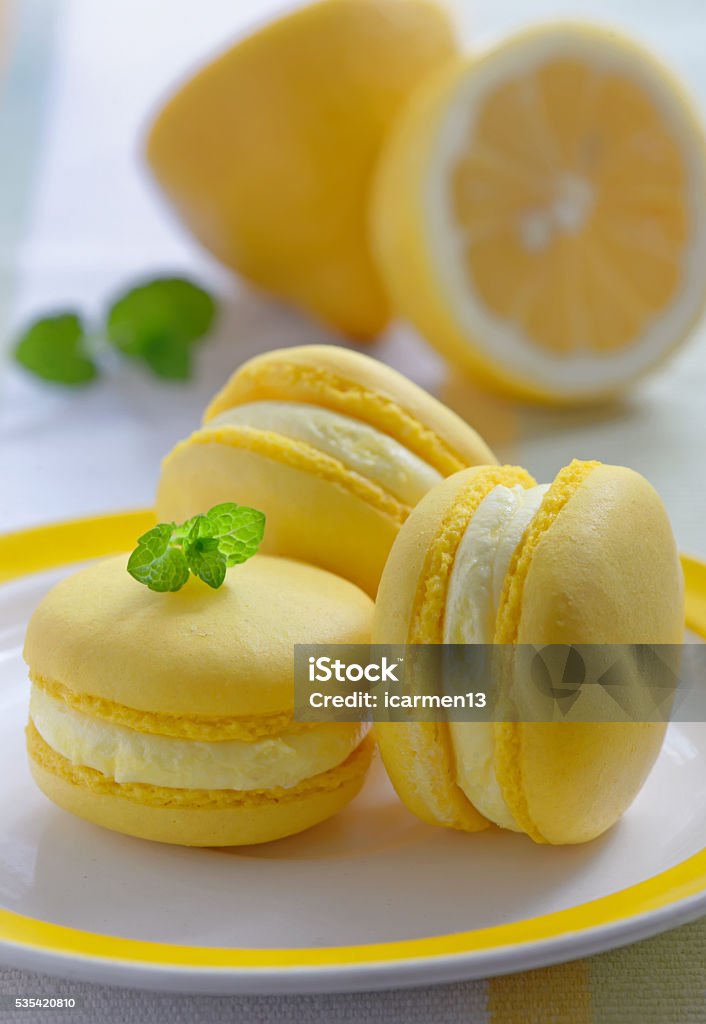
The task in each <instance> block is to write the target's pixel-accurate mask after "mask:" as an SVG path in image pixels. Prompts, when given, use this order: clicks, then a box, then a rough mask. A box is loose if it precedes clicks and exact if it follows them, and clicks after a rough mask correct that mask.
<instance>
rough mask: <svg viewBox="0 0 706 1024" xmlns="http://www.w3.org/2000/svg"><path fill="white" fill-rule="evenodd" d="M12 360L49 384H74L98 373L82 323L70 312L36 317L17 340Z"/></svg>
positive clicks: (86, 380)
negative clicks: (49, 382)
mask: <svg viewBox="0 0 706 1024" xmlns="http://www.w3.org/2000/svg"><path fill="white" fill-rule="evenodd" d="M15 359H16V360H17V362H18V363H19V364H20V365H21V366H24V368H25V369H26V370H29V371H30V373H33V374H35V376H37V377H41V379H42V380H48V381H51V382H52V383H53V384H66V385H68V386H71V387H76V386H80V385H83V384H88V383H90V381H92V380H94V379H95V378H96V377H97V376H98V367H97V366H96V364H95V362H94V361H93V359H92V358H91V356H90V355H89V350H88V346H87V343H86V332H85V330H84V326H83V323H82V321H81V318H80V317H79V316H78V314H77V313H74V312H69V313H57V314H56V315H54V316H49V317H45V318H44V319H43V320H36V321H35V322H34V323H33V324H31V325H30V326H29V327H28V328H27V329H26V331H25V332H24V333H23V334H22V335H21V337H20V338H19V340H18V341H17V343H16V345H15Z"/></svg>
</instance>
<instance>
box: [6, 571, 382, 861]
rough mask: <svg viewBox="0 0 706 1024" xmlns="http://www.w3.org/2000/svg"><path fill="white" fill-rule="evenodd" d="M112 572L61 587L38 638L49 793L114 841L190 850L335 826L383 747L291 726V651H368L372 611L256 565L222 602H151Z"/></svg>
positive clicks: (360, 730) (39, 711)
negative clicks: (349, 646)
mask: <svg viewBox="0 0 706 1024" xmlns="http://www.w3.org/2000/svg"><path fill="white" fill-rule="evenodd" d="M126 563H127V558H126V557H125V556H118V557H115V558H110V559H107V560H104V561H101V562H98V563H96V564H94V565H91V566H89V567H88V568H85V569H82V570H81V571H80V572H78V573H76V574H74V575H72V576H69V577H67V578H66V579H64V580H62V581H61V582H60V583H59V584H58V585H57V586H56V587H54V588H53V589H52V590H51V591H50V592H49V594H47V596H46V597H45V598H44V599H43V600H42V602H41V603H40V605H39V606H38V608H37V609H36V611H35V613H34V615H33V616H32V619H31V621H30V623H29V627H28V630H27V637H26V643H25V659H26V661H27V663H28V665H29V674H30V679H31V681H32V693H31V701H30V720H29V724H28V727H27V747H28V753H29V759H30V767H31V770H32V774H33V776H34V778H35V781H36V782H37V784H38V785H39V787H40V789H42V790H43V792H44V793H45V794H46V795H47V796H48V797H49V799H50V800H53V801H54V803H56V804H58V805H59V806H60V807H62V808H64V809H65V810H67V811H70V812H72V813H73V814H76V815H78V816H79V817H81V818H85V819H87V820H88V821H91V822H94V823H95V824H98V825H102V826H104V827H105V828H109V829H113V830H115V831H117V832H124V833H127V834H128V835H133V836H139V837H141V838H144V839H152V840H158V841H160V842H165V843H176V844H181V845H185V846H226V845H228V846H230V845H242V844H248V843H261V842H267V841H269V840H272V839H278V838H280V837H282V836H287V835H291V834H293V833H296V832H300V831H302V830H303V829H306V828H309V827H310V826H311V825H315V824H317V823H318V822H320V821H323V820H324V819H326V818H328V817H330V816H331V815H332V814H335V813H336V812H337V811H339V810H340V809H341V808H342V807H344V806H345V805H346V804H347V803H348V802H349V800H351V799H352V798H353V797H354V796H355V795H356V793H357V792H358V790H359V789H360V787H361V785H362V783H363V780H364V777H365V773H366V770H367V767H368V764H369V761H370V756H371V750H372V739H371V737H370V736H369V735H367V734H366V730H365V727H363V726H361V725H359V724H356V723H323V724H312V723H299V722H295V721H294V718H293V700H294V694H293V650H292V649H293V645H294V644H296V643H367V642H369V639H370V628H371V621H372V602H371V600H370V598H369V597H367V596H366V595H365V594H364V593H363V592H362V591H361V590H359V589H358V588H357V587H355V586H354V585H353V584H351V583H349V582H348V581H346V580H343V579H340V578H339V577H336V576H333V575H332V574H330V573H326V572H324V571H323V570H321V569H317V568H314V567H313V566H307V565H303V564H301V563H297V562H292V561H289V560H287V559H279V558H269V557H266V556H260V555H258V556H256V557H255V558H252V559H251V560H250V561H249V562H247V563H246V564H243V565H241V566H239V567H238V568H237V569H235V570H234V571H232V572H229V573H228V575H227V576H226V579H225V582H224V583H223V585H222V586H221V587H220V589H218V590H212V589H210V588H209V587H207V586H206V584H205V583H202V582H201V581H200V580H198V579H196V578H193V577H192V578H190V579H189V581H188V582H187V583H186V585H185V586H184V587H183V588H182V589H181V590H179V591H178V592H177V593H155V592H153V591H152V590H148V589H147V588H146V587H143V586H141V585H140V583H138V582H136V580H135V579H133V578H132V577H131V576H130V575H128V573H127V571H126Z"/></svg>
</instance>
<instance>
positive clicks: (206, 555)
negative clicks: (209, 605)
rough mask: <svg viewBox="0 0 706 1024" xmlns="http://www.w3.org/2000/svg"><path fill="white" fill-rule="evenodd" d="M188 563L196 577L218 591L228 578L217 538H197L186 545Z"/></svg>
mask: <svg viewBox="0 0 706 1024" xmlns="http://www.w3.org/2000/svg"><path fill="white" fill-rule="evenodd" d="M184 554H185V555H186V561H187V563H188V566H189V568H190V569H191V571H192V573H193V574H194V576H198V577H199V579H201V580H203V581H204V583H208V585H209V587H213V589H214V590H218V588H219V587H220V585H221V583H222V582H223V580H224V579H225V578H226V569H227V568H228V567H227V565H226V560H225V557H224V556H223V555H222V554H221V552H220V551H219V550H218V541H217V540H216V538H215V537H197V538H196V539H195V540H190V541H187V543H186V544H185V545H184Z"/></svg>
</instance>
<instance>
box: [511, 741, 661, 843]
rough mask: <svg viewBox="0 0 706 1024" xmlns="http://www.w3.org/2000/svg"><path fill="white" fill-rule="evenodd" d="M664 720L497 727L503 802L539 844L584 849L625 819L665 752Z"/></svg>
mask: <svg viewBox="0 0 706 1024" xmlns="http://www.w3.org/2000/svg"><path fill="white" fill-rule="evenodd" d="M666 728H667V727H666V724H664V723H662V722H558V723H555V722H526V723H516V724H502V723H501V724H497V725H496V726H495V743H496V748H495V758H494V765H495V773H496V776H497V778H498V781H499V782H500V785H501V787H502V791H503V797H504V799H505V803H506V804H507V806H508V807H509V808H510V811H511V813H512V815H513V817H514V818H515V820H516V821H517V823H518V824H519V825H520V826H521V827H522V828H523V829H524V831H526V832H527V834H528V835H529V836H531V837H532V839H534V840H535V842H538V843H553V844H557V845H561V844H569V843H585V842H588V841H589V840H591V839H595V838H596V837H597V836H599V835H601V834H602V833H603V832H605V831H606V830H607V829H609V828H610V827H611V826H612V825H614V824H615V822H616V821H618V819H619V818H620V817H622V815H623V814H624V813H625V811H626V810H627V809H628V807H629V806H630V805H631V804H632V802H633V800H634V799H635V797H636V796H637V794H638V793H639V792H640V790H641V788H642V786H643V784H644V782H645V780H646V779H647V776H648V775H649V773H650V770H651V768H652V766H653V764H654V762H655V761H656V759H657V757H658V755H659V752H660V750H661V748H662V742H663V740H664V734H665V732H666Z"/></svg>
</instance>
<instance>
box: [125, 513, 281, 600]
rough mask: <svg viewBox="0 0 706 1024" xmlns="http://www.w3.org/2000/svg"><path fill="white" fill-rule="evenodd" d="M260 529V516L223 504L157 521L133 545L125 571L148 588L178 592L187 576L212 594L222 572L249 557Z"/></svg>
mask: <svg viewBox="0 0 706 1024" xmlns="http://www.w3.org/2000/svg"><path fill="white" fill-rule="evenodd" d="M264 531H265V514H264V512H260V511H258V509H256V508H248V507H247V506H245V505H236V504H235V502H232V501H226V502H223V503H222V504H221V505H214V507H213V508H212V509H210V510H209V511H208V512H207V513H206V514H205V515H201V514H199V515H196V516H192V517H191V519H187V520H186V522H185V523H182V524H181V525H179V526H177V524H176V523H160V524H159V525H158V526H154V527H153V528H152V529H151V530H148V531H147V533H145V534H143V535H142V537H140V538H139V540H138V542H137V548H136V549H135V550H134V551H133V553H132V554H131V555H130V559H129V561H128V564H127V571H128V572H129V573H130V575H131V576H132V577H133V578H134V579H136V580H137V581H138V582H139V583H144V584H145V586H147V587H149V588H150V590H158V591H167V590H179V589H180V588H181V587H183V586H184V584H185V583H186V581H187V580H188V578H189V573H193V575H194V576H198V578H199V579H200V580H203V582H204V583H206V584H208V586H209V587H213V589H214V590H217V589H218V587H220V586H221V585H222V583H223V581H224V580H225V577H226V571H227V569H229V568H230V567H231V566H233V565H237V564H238V563H239V562H245V561H247V560H248V558H251V557H252V555H254V554H255V552H256V551H257V549H258V548H259V546H260V542H261V541H262V537H263V534H264Z"/></svg>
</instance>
